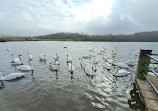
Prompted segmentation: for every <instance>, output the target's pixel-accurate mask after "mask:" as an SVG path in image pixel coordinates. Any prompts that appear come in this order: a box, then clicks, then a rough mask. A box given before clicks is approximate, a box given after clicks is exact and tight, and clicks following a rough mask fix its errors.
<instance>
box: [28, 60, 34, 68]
mask: <svg viewBox="0 0 158 111" xmlns="http://www.w3.org/2000/svg"><path fill="white" fill-rule="evenodd" d="M28 63H29V66H30V67H31V69H33V68H32V65H31V63H30V60H28Z"/></svg>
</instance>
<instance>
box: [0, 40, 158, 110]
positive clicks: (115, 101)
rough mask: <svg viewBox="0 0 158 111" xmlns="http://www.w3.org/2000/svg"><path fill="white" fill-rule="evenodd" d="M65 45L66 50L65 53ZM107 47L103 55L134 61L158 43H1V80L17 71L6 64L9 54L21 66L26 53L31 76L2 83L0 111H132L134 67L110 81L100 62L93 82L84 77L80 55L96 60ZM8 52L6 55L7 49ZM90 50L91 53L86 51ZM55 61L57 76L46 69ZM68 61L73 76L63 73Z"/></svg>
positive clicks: (110, 76) (154, 48) (154, 50)
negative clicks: (43, 59) (41, 57)
mask: <svg viewBox="0 0 158 111" xmlns="http://www.w3.org/2000/svg"><path fill="white" fill-rule="evenodd" d="M65 46H67V48H64V47H65ZM105 46H106V53H105V56H106V57H108V56H109V55H111V52H112V50H114V51H115V52H116V55H117V56H116V59H117V61H118V62H126V61H128V60H132V61H135V63H136V59H137V57H138V56H134V55H138V54H139V50H140V49H152V50H153V53H158V52H156V51H158V50H156V49H157V47H158V44H157V43H137V42H119V43H118V42H43V41H42V42H4V43H0V58H1V59H0V72H2V73H3V76H5V75H7V74H9V73H13V72H19V71H18V70H17V69H16V68H15V66H11V65H10V60H11V54H12V53H13V54H14V55H15V57H17V56H18V55H19V54H22V55H23V56H22V61H23V63H24V64H28V63H27V58H28V55H27V53H28V52H29V53H30V54H31V55H33V56H34V58H33V61H32V62H31V64H32V66H33V67H34V72H33V74H32V73H31V72H27V73H26V77H24V78H21V79H18V80H15V81H9V82H8V81H5V82H3V84H0V85H1V89H0V110H1V111H3V110H4V111H81V110H82V111H98V110H99V111H127V110H128V111H130V110H131V111H132V110H133V109H131V108H129V105H128V99H129V98H130V94H129V92H130V90H131V89H132V85H131V83H133V82H134V77H135V72H136V65H135V66H134V67H131V68H129V70H130V71H131V74H130V75H128V76H127V77H122V78H117V80H115V78H114V77H113V76H112V74H111V73H112V72H108V71H106V70H104V71H101V70H102V64H103V62H102V61H101V62H100V63H99V64H98V65H97V68H98V70H97V72H96V73H95V77H94V78H93V79H91V78H90V77H87V76H86V74H85V72H84V71H83V69H82V68H81V67H80V60H79V58H80V57H82V56H84V55H95V56H96V57H97V58H101V57H102V55H99V54H98V53H99V52H100V51H101V50H103V47H105ZM7 47H10V49H11V50H10V51H7V50H6V48H7ZM92 48H94V52H90V51H89V50H90V49H92ZM39 54H45V55H46V56H47V57H48V60H47V61H46V62H40V61H39ZM55 54H58V55H59V56H60V64H61V65H60V70H59V72H58V73H57V74H56V73H55V72H52V71H50V70H49V69H48V64H49V61H50V60H52V59H53V57H54V55H55ZM67 54H69V55H70V56H71V57H72V58H73V64H74V66H75V68H76V70H75V72H74V73H73V74H70V73H69V72H68V70H67V63H66V55H67ZM114 80H115V82H114Z"/></svg>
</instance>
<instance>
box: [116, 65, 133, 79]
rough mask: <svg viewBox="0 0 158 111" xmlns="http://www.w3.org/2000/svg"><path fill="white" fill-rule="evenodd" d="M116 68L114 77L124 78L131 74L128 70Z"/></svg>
mask: <svg viewBox="0 0 158 111" xmlns="http://www.w3.org/2000/svg"><path fill="white" fill-rule="evenodd" d="M115 68H116V70H117V71H116V73H115V74H113V76H115V77H124V76H127V75H129V74H130V72H128V71H127V70H126V69H120V68H119V67H118V66H115Z"/></svg>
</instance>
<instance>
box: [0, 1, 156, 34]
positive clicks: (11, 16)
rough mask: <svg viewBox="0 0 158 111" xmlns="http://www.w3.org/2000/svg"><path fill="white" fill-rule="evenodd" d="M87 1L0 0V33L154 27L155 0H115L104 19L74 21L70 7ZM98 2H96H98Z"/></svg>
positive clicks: (92, 31)
mask: <svg viewBox="0 0 158 111" xmlns="http://www.w3.org/2000/svg"><path fill="white" fill-rule="evenodd" d="M89 1H90V0H82V1H80V2H79V1H77V0H65V1H62V0H61V1H60V0H1V1H0V4H1V7H0V33H2V34H13V35H40V34H48V33H55V32H83V33H88V34H108V33H112V34H120V33H121V34H123V33H125V34H127V33H134V32H139V31H153V30H158V22H157V20H158V14H156V13H157V12H156V11H157V10H158V7H157V4H158V0H115V2H114V4H113V7H112V10H111V13H110V15H108V16H107V17H106V18H104V17H96V18H93V19H91V20H89V21H76V20H75V16H74V14H73V13H72V11H73V7H79V6H81V5H83V4H84V3H87V2H89ZM98 2H99V1H98Z"/></svg>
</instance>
